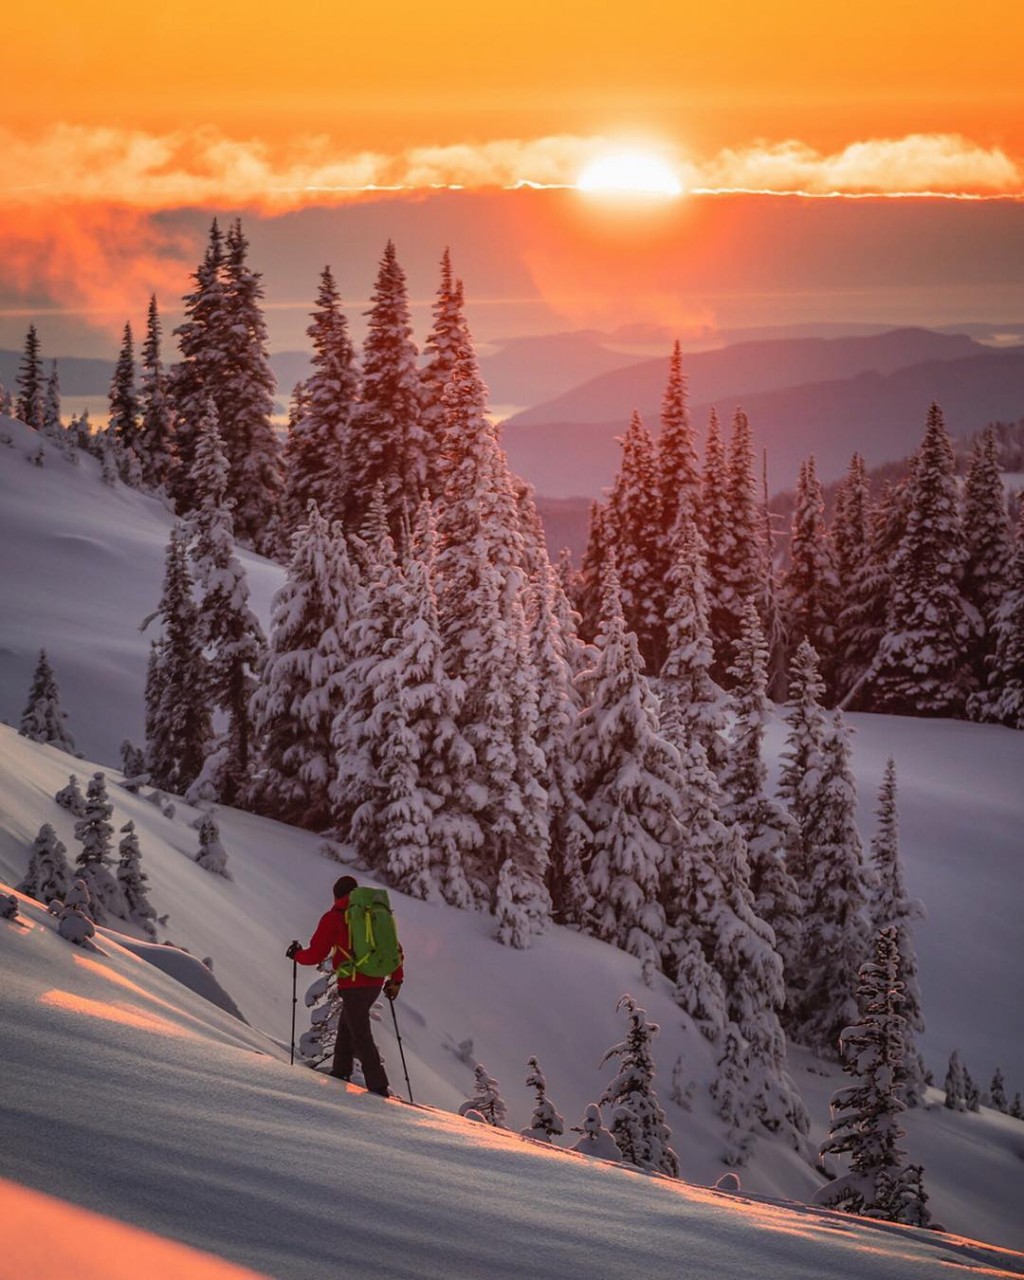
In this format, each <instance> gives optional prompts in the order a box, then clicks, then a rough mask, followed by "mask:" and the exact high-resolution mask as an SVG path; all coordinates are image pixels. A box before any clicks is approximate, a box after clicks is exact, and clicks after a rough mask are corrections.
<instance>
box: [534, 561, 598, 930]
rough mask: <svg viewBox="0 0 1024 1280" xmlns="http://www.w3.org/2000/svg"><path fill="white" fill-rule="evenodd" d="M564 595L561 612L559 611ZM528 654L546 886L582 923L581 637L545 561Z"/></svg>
mask: <svg viewBox="0 0 1024 1280" xmlns="http://www.w3.org/2000/svg"><path fill="white" fill-rule="evenodd" d="M559 595H561V596H562V599H561V610H562V612H563V618H562V619H560V618H559V616H558V611H559V600H558V596H559ZM529 611H530V614H531V615H532V618H533V623H532V626H531V628H530V659H531V662H532V665H533V669H534V671H535V672H536V688H537V731H536V735H535V742H536V745H537V748H538V749H539V750H540V751H541V753H542V754H543V756H544V760H545V761H546V764H547V770H546V773H545V776H544V788H545V791H546V792H547V812H548V829H549V831H550V848H549V850H548V870H547V887H548V893H549V895H550V897H551V913H552V917H553V919H554V920H555V921H556V922H557V923H559V924H569V925H575V926H576V927H582V926H583V924H584V923H585V921H586V920H587V918H588V915H589V912H590V909H591V907H592V906H593V900H592V899H591V897H590V891H589V889H588V888H587V883H586V879H585V877H584V875H583V851H584V849H585V848H586V847H587V842H588V840H589V838H590V832H589V830H588V828H587V824H586V819H585V816H584V812H583V803H582V801H581V800H580V796H579V790H578V784H579V780H578V777H577V772H576V763H575V761H574V759H573V757H572V754H571V752H570V750H569V744H570V741H571V739H572V732H573V727H574V725H575V723H576V717H577V714H578V707H577V703H576V692H575V689H574V686H573V680H574V677H575V674H576V673H575V671H574V670H573V661H572V650H573V646H574V645H575V646H576V647H577V648H578V647H579V646H578V642H577V641H576V637H575V635H574V632H573V628H572V619H571V617H570V616H569V615H570V613H571V611H570V609H569V606H568V602H567V601H566V600H565V597H564V594H563V593H561V592H560V589H559V585H558V582H557V581H556V578H555V572H554V569H553V568H552V566H551V564H550V562H546V563H545V565H544V566H543V567H542V569H541V572H540V573H539V575H538V576H537V578H536V579H535V580H534V582H533V583H531V586H530V610H529Z"/></svg>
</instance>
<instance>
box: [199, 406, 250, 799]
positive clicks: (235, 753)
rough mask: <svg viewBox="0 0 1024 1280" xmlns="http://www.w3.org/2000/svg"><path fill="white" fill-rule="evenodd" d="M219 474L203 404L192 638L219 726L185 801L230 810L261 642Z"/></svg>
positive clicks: (216, 443)
mask: <svg viewBox="0 0 1024 1280" xmlns="http://www.w3.org/2000/svg"><path fill="white" fill-rule="evenodd" d="M227 472H228V465H227V460H226V458H225V456H224V452H223V449H222V447H221V440H220V432H219V430H218V427H217V419H216V411H215V409H214V408H213V405H212V402H209V401H208V402H207V411H206V414H205V415H204V417H203V420H202V423H201V424H200V431H199V441H198V444H197V446H196V455H195V462H194V465H193V467H192V484H193V502H194V510H193V511H192V512H191V513H190V514H189V517H188V530H189V533H190V534H191V537H192V543H191V556H192V562H193V564H194V566H195V576H196V582H197V584H198V586H199V588H200V590H201V592H202V600H201V603H200V605H199V620H198V635H199V638H200V640H201V642H202V644H203V646H204V650H205V653H206V661H207V672H208V678H207V682H206V690H207V694H208V699H209V705H210V708H211V710H216V711H220V712H221V713H222V714H223V716H224V718H225V720H226V727H225V729H224V730H223V732H222V733H221V734H220V735H219V737H218V738H217V739H216V741H215V743H214V744H213V747H212V749H211V750H210V751H209V752H208V753H207V755H206V759H205V761H204V763H203V769H202V772H201V773H200V775H199V777H198V778H197V779H196V780H195V781H194V782H193V784H192V786H191V787H190V788H189V791H188V796H189V799H190V801H193V802H194V801H195V800H197V799H199V800H216V801H218V802H220V803H222V804H234V803H236V802H237V801H239V800H240V799H241V798H242V797H243V796H244V793H245V789H246V787H247V785H248V781H249V775H250V769H251V764H252V761H251V756H252V755H253V747H254V743H253V731H252V717H251V713H250V710H249V706H250V702H251V700H252V695H253V690H254V687H255V682H256V673H257V672H258V671H259V670H260V667H261V665H262V660H263V650H264V644H265V642H264V639H263V632H262V630H261V628H260V624H259V622H258V621H257V618H256V615H255V614H254V613H253V611H252V609H250V607H249V584H248V582H247V580H246V575H245V569H244V568H243V567H242V563H241V561H240V560H239V559H238V556H237V554H236V552H235V539H234V524H233V520H232V508H231V503H230V499H228V498H227V494H226V489H227Z"/></svg>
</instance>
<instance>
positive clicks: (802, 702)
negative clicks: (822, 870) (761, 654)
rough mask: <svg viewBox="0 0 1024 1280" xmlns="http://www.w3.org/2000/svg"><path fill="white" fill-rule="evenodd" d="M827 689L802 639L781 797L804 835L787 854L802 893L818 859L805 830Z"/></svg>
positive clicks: (818, 766) (792, 675)
mask: <svg viewBox="0 0 1024 1280" xmlns="http://www.w3.org/2000/svg"><path fill="white" fill-rule="evenodd" d="M824 692H825V686H824V684H823V683H822V679H821V676H820V674H819V670H818V655H817V654H816V653H815V651H814V649H813V647H812V646H811V644H810V642H809V641H807V640H804V641H801V643H800V645H799V646H798V648H797V651H796V653H795V654H794V655H793V660H792V663H791V665H790V671H789V697H788V700H787V702H786V717H785V720H786V745H785V748H784V750H783V752H782V756H781V768H780V771H779V796H780V797H781V799H782V800H783V802H784V803H785V805H786V807H787V808H788V810H789V812H790V815H791V816H792V817H793V818H794V819H795V821H796V823H797V826H798V828H799V830H800V833H801V835H800V844H799V847H797V848H794V849H793V850H792V851H791V854H790V856H789V858H788V870H789V872H790V875H792V876H793V878H794V880H795V881H796V884H797V892H798V893H800V894H801V896H803V894H804V893H805V891H806V886H807V884H808V883H809V881H810V878H811V872H812V868H813V863H814V855H813V851H812V850H811V848H810V846H809V844H808V842H807V840H806V839H805V837H804V828H805V827H806V826H809V824H810V822H811V821H812V818H813V815H814V811H815V804H816V800H817V791H818V784H819V781H820V778H821V773H822V767H823V758H822V752H823V746H824V742H825V712H824V711H823V709H822V706H821V699H822V696H823V694H824Z"/></svg>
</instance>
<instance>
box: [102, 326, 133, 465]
mask: <svg viewBox="0 0 1024 1280" xmlns="http://www.w3.org/2000/svg"><path fill="white" fill-rule="evenodd" d="M107 400H108V402H109V405H110V412H109V417H108V420H107V430H108V431H111V432H113V435H114V438H116V439H117V441H118V443H119V444H120V445H121V447H122V449H123V450H124V451H125V452H126V453H127V452H131V451H134V450H135V445H136V442H137V441H138V437H139V399H138V396H137V395H136V391H135V353H134V347H133V344H132V327H131V325H130V324H126V325H125V327H124V336H123V337H122V339H121V350H120V352H119V353H118V357H117V364H116V365H115V366H114V376H113V379H112V380H111V383H110V391H109V393H108V396H107Z"/></svg>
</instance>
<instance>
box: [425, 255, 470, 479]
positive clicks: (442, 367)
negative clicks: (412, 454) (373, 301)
mask: <svg viewBox="0 0 1024 1280" xmlns="http://www.w3.org/2000/svg"><path fill="white" fill-rule="evenodd" d="M431 311H432V314H433V317H434V323H433V325H432V326H431V330H430V333H429V334H428V336H427V341H426V343H425V345H424V348H423V354H424V355H425V356H426V358H427V362H426V364H425V365H424V367H423V370H422V372H421V374H420V429H421V431H422V433H423V448H424V461H425V464H426V467H425V476H424V481H425V488H426V491H427V492H428V493H429V494H430V496H431V497H432V498H439V497H440V496H441V495H442V494H443V493H444V490H445V488H446V487H447V477H446V475H445V463H446V460H447V452H448V450H447V441H446V427H445V398H444V392H445V387H446V386H447V385H448V383H449V382H451V380H452V377H453V375H454V373H455V362H456V360H457V359H458V357H459V353H460V352H461V350H462V348H463V346H464V345H465V343H466V340H467V336H468V330H467V327H466V320H465V316H464V314H463V296H462V282H461V281H460V280H456V279H455V278H454V276H453V274H452V259H451V253H450V251H449V250H448V249H445V251H444V254H443V256H442V258H441V283H440V284H439V286H438V289H437V296H436V301H435V302H434V304H433V306H432V308H431Z"/></svg>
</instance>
